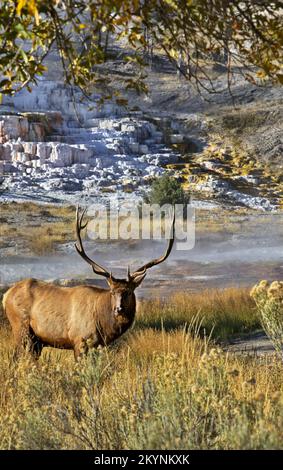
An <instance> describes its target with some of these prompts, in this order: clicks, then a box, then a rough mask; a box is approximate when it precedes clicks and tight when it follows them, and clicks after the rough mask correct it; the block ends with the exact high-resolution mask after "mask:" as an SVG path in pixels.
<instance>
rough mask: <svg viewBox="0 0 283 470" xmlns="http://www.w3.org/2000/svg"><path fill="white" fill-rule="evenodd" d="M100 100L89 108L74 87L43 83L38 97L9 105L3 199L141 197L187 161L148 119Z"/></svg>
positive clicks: (1, 130) (22, 96) (3, 131)
mask: <svg viewBox="0 0 283 470" xmlns="http://www.w3.org/2000/svg"><path fill="white" fill-rule="evenodd" d="M97 98H99V97H97V96H93V99H92V102H91V103H89V102H84V101H83V100H82V96H81V95H79V93H78V92H76V96H75V97H74V96H73V95H72V93H71V90H70V89H68V87H65V86H62V85H61V84H60V83H58V82H49V81H47V82H45V81H42V82H41V83H40V85H39V86H38V87H36V88H35V89H34V90H33V92H32V93H31V94H30V93H28V92H27V91H23V92H21V93H19V94H18V95H17V96H16V97H15V98H14V99H13V100H11V99H10V100H7V101H6V103H5V106H2V108H3V111H2V113H1V109H0V113H1V114H0V174H2V189H4V194H3V195H2V197H4V196H5V194H7V193H8V192H9V193H12V192H13V193H14V194H16V193H18V194H20V195H23V194H24V193H27V194H29V195H32V194H33V195H34V197H40V195H41V194H42V195H43V196H44V195H47V194H48V195H49V196H52V197H53V198H59V199H63V200H64V198H65V196H67V195H66V193H73V192H77V191H80V192H81V193H82V194H84V195H86V196H98V195H99V194H101V191H103V192H104V193H105V192H114V191H115V192H116V191H117V190H119V191H120V192H121V193H129V192H132V191H135V192H136V193H139V192H140V188H141V186H143V185H145V184H146V183H147V182H148V181H149V180H151V179H152V178H154V177H156V176H159V175H160V174H162V173H163V171H164V168H163V167H164V166H165V165H167V164H168V163H175V162H176V161H177V160H178V159H179V157H180V155H179V154H178V153H177V152H175V151H174V150H173V149H172V148H170V147H168V146H166V145H165V143H164V136H163V132H161V131H160V130H158V128H157V126H156V125H155V124H154V123H152V122H150V121H148V120H146V119H145V118H144V116H143V113H140V112H131V113H127V114H126V113H125V110H123V109H122V108H119V107H117V106H116V105H113V104H112V103H106V104H105V105H104V106H103V107H101V106H98V104H97ZM74 100H75V101H74ZM172 132H173V131H172ZM176 138H178V136H177V137H176V136H175V139H176ZM172 139H173V140H174V134H172Z"/></svg>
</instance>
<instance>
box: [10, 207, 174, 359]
mask: <svg viewBox="0 0 283 470" xmlns="http://www.w3.org/2000/svg"><path fill="white" fill-rule="evenodd" d="M84 213H85V211H83V212H82V213H81V214H80V212H79V209H77V212H76V235H77V241H76V244H75V248H76V250H77V252H78V254H79V255H80V256H81V257H82V258H83V260H84V261H86V262H87V263H88V264H89V265H90V266H91V267H92V269H93V272H94V273H95V274H98V275H99V276H103V277H105V279H106V280H107V283H108V286H109V288H108V289H104V288H100V287H97V286H89V285H81V286H76V287H62V286H56V285H54V284H50V283H47V282H43V281H39V280H36V279H25V280H22V281H19V282H17V283H16V284H14V285H13V286H12V287H11V288H10V289H9V290H8V291H7V292H6V294H5V295H4V297H3V307H4V312H5V313H6V315H7V317H8V320H9V322H10V324H11V327H12V331H13V336H14V339H15V343H16V351H17V352H19V351H21V349H22V347H25V348H26V349H27V350H28V351H29V352H30V353H32V354H33V356H34V357H35V358H39V356H40V354H41V352H42V348H43V347H44V346H52V347H55V348H61V349H73V351H74V356H75V359H76V360H77V359H78V358H79V357H80V356H81V355H83V354H86V353H87V351H88V349H89V348H90V347H94V348H97V347H98V346H100V345H101V346H105V345H108V344H110V343H112V342H113V341H114V340H116V339H117V338H119V337H120V336H121V335H122V334H123V333H124V332H125V331H126V330H128V328H129V327H130V326H131V325H132V323H133V321H134V318H135V312H136V298H135V293H134V291H135V289H136V288H137V287H138V286H139V285H140V284H141V282H142V281H143V279H144V278H145V276H146V273H147V270H148V269H149V268H151V267H153V266H156V265H158V264H160V263H162V262H163V261H165V260H166V258H168V256H169V254H170V252H171V250H172V246H173V243H174V236H175V214H174V216H173V221H172V227H171V236H170V238H169V240H168V246H167V249H166V252H165V254H164V255H163V256H161V257H160V258H156V259H154V260H152V261H150V262H149V263H146V264H144V265H143V266H141V267H140V268H139V269H137V270H136V271H135V272H134V273H132V274H131V273H130V270H129V268H128V278H127V279H117V278H115V277H114V276H113V275H112V273H110V272H109V271H107V270H106V269H105V268H103V267H102V266H100V265H99V264H97V263H96V262H95V261H93V260H92V259H91V258H89V256H88V255H87V254H86V252H85V250H84V247H83V243H82V238H81V232H82V230H83V229H84V228H86V226H87V223H83V217H84Z"/></svg>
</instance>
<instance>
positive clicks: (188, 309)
mask: <svg viewBox="0 0 283 470" xmlns="http://www.w3.org/2000/svg"><path fill="white" fill-rule="evenodd" d="M195 318H197V319H198V323H199V324H200V331H201V332H202V333H204V334H206V335H211V334H212V336H213V338H215V339H226V338H227V337H228V336H231V335H233V334H235V333H245V332H248V331H251V330H254V329H256V328H258V327H259V321H258V317H257V314H256V309H255V304H254V302H253V300H252V299H251V298H250V296H249V290H248V289H245V288H243V289H238V288H229V289H224V290H216V289H211V290H206V291H202V292H197V293H189V294H188V293H186V292H179V293H176V294H175V295H173V296H172V297H171V298H170V301H169V302H168V300H161V299H158V300H147V301H143V302H142V304H141V306H140V312H139V315H138V319H137V324H138V326H139V327H145V328H148V327H150V328H157V329H161V328H164V329H165V330H166V331H170V330H172V329H175V328H180V327H182V328H186V327H187V326H188V325H189V324H190V323H191V322H192V320H193V319H195Z"/></svg>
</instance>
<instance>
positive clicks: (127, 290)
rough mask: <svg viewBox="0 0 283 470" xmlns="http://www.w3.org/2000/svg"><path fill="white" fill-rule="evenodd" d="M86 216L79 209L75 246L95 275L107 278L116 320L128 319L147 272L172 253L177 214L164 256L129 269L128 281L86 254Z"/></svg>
mask: <svg viewBox="0 0 283 470" xmlns="http://www.w3.org/2000/svg"><path fill="white" fill-rule="evenodd" d="M84 214H85V210H84V211H83V212H82V213H81V214H80V213H79V208H77V212H76V234H77V243H76V244H75V247H76V250H77V252H78V253H79V255H80V256H81V257H82V258H83V259H84V260H85V261H86V262H87V263H88V264H89V265H90V266H91V267H92V269H93V272H94V273H95V274H98V275H99V276H103V277H105V278H106V281H107V283H108V285H109V289H110V293H111V305H112V312H113V314H114V316H115V317H116V318H117V317H120V316H121V317H127V314H128V312H129V310H132V307H134V309H135V295H134V290H135V289H136V288H137V287H138V286H139V285H140V284H141V283H142V281H143V280H144V278H145V276H146V274H147V270H148V269H149V268H152V267H153V266H157V265H158V264H160V263H162V262H163V261H165V260H166V259H167V258H168V256H169V255H170V253H171V250H172V247H173V244H174V238H175V213H174V214H173V221H172V227H171V235H170V238H169V241H168V246H167V249H166V251H165V253H164V255H163V256H160V257H159V258H156V259H153V260H152V261H149V262H148V263H145V264H144V265H143V266H141V267H140V268H138V269H137V270H136V271H135V272H133V273H131V272H130V269H129V267H128V276H127V279H117V278H115V277H114V276H113V275H112V273H111V272H109V271H107V269H105V268H104V267H103V266H101V265H99V264H98V263H96V262H95V261H93V260H92V259H91V258H89V256H88V255H87V254H86V252H85V250H84V247H83V243H82V238H81V231H82V230H83V229H84V228H86V226H87V222H86V223H83V217H84Z"/></svg>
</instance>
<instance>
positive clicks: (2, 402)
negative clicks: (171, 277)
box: [0, 289, 283, 450]
mask: <svg viewBox="0 0 283 470" xmlns="http://www.w3.org/2000/svg"><path fill="white" fill-rule="evenodd" d="M258 326H259V324H258V319H257V315H256V310H255V305H254V303H253V301H252V300H251V299H250V297H249V293H248V291H247V290H245V289H227V290H223V291H216V290H213V291H207V292H201V293H198V294H190V295H188V294H185V293H179V294H175V295H174V296H173V297H171V298H170V299H169V300H167V301H162V300H152V301H143V302H141V304H140V305H139V309H138V313H137V318H136V322H135V325H134V326H133V328H132V329H131V330H130V331H129V332H128V333H127V334H126V335H124V337H122V338H121V339H120V340H119V341H118V342H116V343H115V344H114V346H112V347H110V348H109V349H102V350H99V351H93V352H92V353H91V354H90V355H89V356H88V357H87V358H86V359H83V360H82V361H81V362H79V363H75V362H74V358H73V354H72V352H71V351H60V350H55V349H52V348H46V349H45V350H44V353H43V355H42V357H41V358H40V360H39V361H37V362H34V361H33V360H32V359H30V357H28V356H27V355H23V356H22V357H21V359H20V360H19V361H18V362H16V361H15V360H14V359H13V342H12V337H11V332H10V329H9V326H8V325H7V323H6V322H5V320H4V319H2V324H1V330H0V416H1V425H0V426H1V427H0V447H1V449H97V450H99V449H114V450H115V449H188V448H190V449H278V448H282V442H283V365H282V362H281V361H280V360H278V358H277V356H275V355H270V356H268V357H267V356H266V357H258V356H254V357H248V356H244V355H235V354H233V353H229V352H225V351H224V349H223V348H222V346H221V344H223V342H225V341H226V340H227V338H228V337H229V336H230V335H233V334H236V333H237V334H241V333H244V332H249V331H251V330H254V329H256V328H258Z"/></svg>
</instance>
